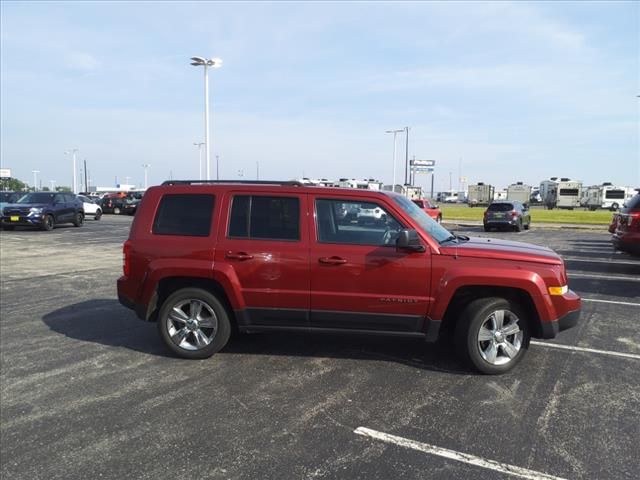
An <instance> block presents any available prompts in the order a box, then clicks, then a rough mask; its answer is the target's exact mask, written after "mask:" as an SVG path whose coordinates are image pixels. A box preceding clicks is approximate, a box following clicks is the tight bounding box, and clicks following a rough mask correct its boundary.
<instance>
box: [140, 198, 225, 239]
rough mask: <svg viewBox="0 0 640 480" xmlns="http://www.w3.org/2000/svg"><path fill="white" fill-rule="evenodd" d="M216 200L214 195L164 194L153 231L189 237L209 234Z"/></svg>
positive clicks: (158, 233) (157, 233)
mask: <svg viewBox="0 0 640 480" xmlns="http://www.w3.org/2000/svg"><path fill="white" fill-rule="evenodd" d="M214 201H215V197H214V195H203V194H170V195H164V196H163V197H162V199H161V200H160V205H159V206H158V211H157V212H156V218H155V219H154V221H153V229H152V231H153V233H154V234H155V235H182V236H187V237H207V236H209V233H210V231H211V220H212V216H213V206H214Z"/></svg>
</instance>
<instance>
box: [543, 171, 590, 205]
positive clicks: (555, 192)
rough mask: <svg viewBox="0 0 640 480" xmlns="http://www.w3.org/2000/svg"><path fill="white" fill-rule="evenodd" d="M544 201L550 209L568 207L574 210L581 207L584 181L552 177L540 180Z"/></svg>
mask: <svg viewBox="0 0 640 480" xmlns="http://www.w3.org/2000/svg"><path fill="white" fill-rule="evenodd" d="M540 195H541V197H542V203H543V204H544V206H545V207H547V208H548V209H549V210H551V209H554V208H566V209H568V210H573V209H574V208H578V207H580V198H581V196H582V182H580V181H578V180H571V179H570V178H558V177H551V178H550V179H549V180H544V181H542V182H540Z"/></svg>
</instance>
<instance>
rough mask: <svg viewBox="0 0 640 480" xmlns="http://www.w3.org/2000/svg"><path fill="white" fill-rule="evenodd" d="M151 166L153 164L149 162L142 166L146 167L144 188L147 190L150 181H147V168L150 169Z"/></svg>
mask: <svg viewBox="0 0 640 480" xmlns="http://www.w3.org/2000/svg"><path fill="white" fill-rule="evenodd" d="M150 166H151V165H150V164H148V163H143V164H142V168H144V189H145V190H146V189H147V188H149V182H148V181H147V170H148V169H149V167H150Z"/></svg>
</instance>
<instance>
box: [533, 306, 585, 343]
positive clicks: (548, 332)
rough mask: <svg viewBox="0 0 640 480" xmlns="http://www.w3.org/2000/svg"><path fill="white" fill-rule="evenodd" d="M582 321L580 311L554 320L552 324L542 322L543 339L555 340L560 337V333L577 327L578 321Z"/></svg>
mask: <svg viewBox="0 0 640 480" xmlns="http://www.w3.org/2000/svg"><path fill="white" fill-rule="evenodd" d="M579 319H580V310H574V311H572V312H569V313H567V314H566V315H563V316H562V317H560V318H559V319H557V320H553V321H551V322H542V324H541V330H542V332H541V333H542V335H541V338H554V337H556V336H557V335H558V333H560V332H562V331H563V330H567V329H569V328H571V327H575V326H576V325H577V324H578V320H579Z"/></svg>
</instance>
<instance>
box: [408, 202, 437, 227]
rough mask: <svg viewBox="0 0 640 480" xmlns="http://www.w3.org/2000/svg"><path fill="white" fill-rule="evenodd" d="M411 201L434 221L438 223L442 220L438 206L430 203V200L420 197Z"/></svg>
mask: <svg viewBox="0 0 640 480" xmlns="http://www.w3.org/2000/svg"><path fill="white" fill-rule="evenodd" d="M413 203H415V204H416V205H417V206H418V207H420V209H421V210H423V211H424V212H425V213H426V214H427V215H429V216H430V217H431V218H433V219H434V220H435V221H436V222H438V223H440V222H442V211H441V210H440V207H439V206H438V205H436V204H434V203H432V202H431V200H428V199H426V198H421V199H420V200H413Z"/></svg>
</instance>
